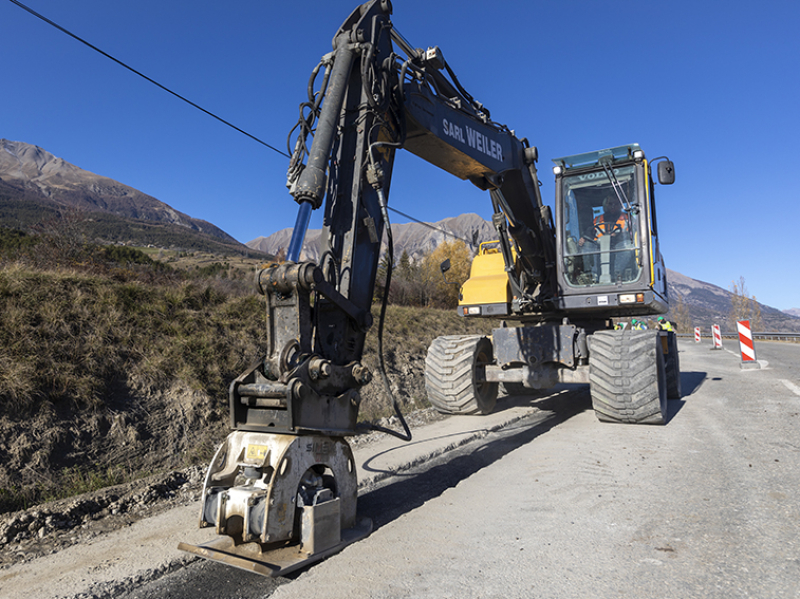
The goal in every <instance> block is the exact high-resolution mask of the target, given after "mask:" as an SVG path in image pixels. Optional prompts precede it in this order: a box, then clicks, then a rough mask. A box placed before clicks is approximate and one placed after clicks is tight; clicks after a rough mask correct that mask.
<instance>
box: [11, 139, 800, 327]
mask: <svg viewBox="0 0 800 599" xmlns="http://www.w3.org/2000/svg"><path fill="white" fill-rule="evenodd" d="M70 211H72V212H73V213H77V214H80V215H81V216H82V218H83V219H84V222H83V223H82V226H83V228H84V229H85V230H86V231H87V232H88V233H87V234H88V235H89V236H90V238H92V239H95V240H97V241H100V242H102V243H128V244H132V245H154V246H156V247H164V248H170V247H172V248H180V249H186V250H202V251H208V252H212V253H218V254H231V253H239V254H242V253H248V254H252V253H256V254H260V253H263V254H267V255H274V254H277V253H279V251H280V250H281V249H284V250H285V249H286V248H287V247H288V245H289V240H290V239H291V233H292V230H291V229H283V230H281V231H277V232H276V233H273V234H272V235H270V236H268V237H259V238H257V239H254V240H252V241H249V242H248V243H247V244H244V245H243V244H241V243H239V242H238V241H236V240H235V239H234V238H233V237H231V236H230V235H228V234H227V233H225V232H224V231H223V230H222V229H220V228H219V227H216V226H215V225H213V224H211V223H209V222H207V221H204V220H201V219H197V218H193V217H191V216H189V215H187V214H184V213H182V212H179V211H177V210H175V209H173V208H172V207H170V206H169V205H168V204H165V203H164V202H162V201H160V200H158V199H156V198H154V197H152V196H149V195H147V194H145V193H142V192H141V191H138V190H136V189H134V188H132V187H129V186H127V185H124V184H122V183H120V182H118V181H115V180H113V179H109V178H108V177H103V176H101V175H96V174H94V173H91V172H89V171H86V170H84V169H81V168H79V167H77V166H75V165H73V164H70V163H69V162H67V161H65V160H63V159H61V158H57V157H56V156H54V155H53V154H51V153H49V152H47V151H46V150H44V149H42V148H40V147H38V146H34V145H31V144H27V143H24V142H18V141H9V140H6V139H0V226H3V227H6V228H11V229H22V230H25V229H28V228H30V227H35V226H36V225H37V224H41V223H42V222H44V221H47V220H49V219H58V218H62V217H63V216H64V215H65V214H68V213H70ZM392 232H393V238H394V247H395V256H396V257H398V259H399V257H400V256H401V255H402V253H403V252H404V251H406V252H407V253H408V255H409V256H410V257H411V259H412V260H415V261H416V260H420V259H422V257H423V256H424V255H425V254H427V253H428V252H430V251H431V250H433V249H434V248H436V247H437V246H438V245H439V244H441V243H442V242H443V241H444V240H445V239H461V240H463V241H464V242H465V243H466V244H467V245H468V246H469V247H470V249H472V250H473V251H475V250H477V247H478V245H479V244H480V243H481V242H483V241H489V240H491V239H494V238H495V231H494V227H492V225H491V223H489V222H488V221H486V220H484V219H483V218H481V217H480V216H478V215H477V214H462V215H460V216H456V217H451V218H446V219H444V220H442V221H439V222H438V223H407V224H397V225H394V224H393V225H392ZM320 235H321V231H320V230H309V231H308V232H307V234H306V239H305V244H304V247H303V252H302V254H301V259H303V260H318V258H319V250H318V249H317V247H318V245H319V238H320ZM668 279H669V286H670V293H671V295H672V297H677V296H680V297H681V298H683V300H684V302H685V303H686V305H687V307H688V308H689V310H690V311H691V314H692V317H693V318H694V320H695V322H696V323H698V324H701V325H702V326H707V325H709V324H711V323H712V322H720V321H724V320H726V319H727V315H728V313H729V311H730V306H731V300H730V298H731V293H730V292H729V291H726V290H725V289H722V288H721V287H718V286H716V285H712V284H711V283H705V282H703V281H698V280H695V279H692V278H690V277H688V276H685V275H683V274H681V273H678V272H675V271H669V270H668ZM760 306H761V314H762V318H763V321H764V328H765V329H766V330H783V331H800V308H793V309H791V310H787V311H786V312H781V311H780V310H778V309H776V308H772V307H770V306H766V305H764V304H760ZM720 324H722V323H721V322H720Z"/></svg>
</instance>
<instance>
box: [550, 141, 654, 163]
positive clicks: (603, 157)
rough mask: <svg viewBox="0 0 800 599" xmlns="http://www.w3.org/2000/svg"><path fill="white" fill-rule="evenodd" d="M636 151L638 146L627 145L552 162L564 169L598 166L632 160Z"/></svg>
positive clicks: (556, 159) (554, 159) (557, 159)
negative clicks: (604, 163)
mask: <svg viewBox="0 0 800 599" xmlns="http://www.w3.org/2000/svg"><path fill="white" fill-rule="evenodd" d="M637 150H641V148H640V147H639V144H628V145H625V146H617V147H615V148H607V149H605V150H596V151H594V152H586V153H584V154H575V155H573V156H564V157H562V158H553V162H554V163H555V164H557V165H558V166H561V167H564V168H576V167H580V166H590V165H593V164H600V163H601V162H616V161H618V160H632V159H633V153H634V152H635V151H637Z"/></svg>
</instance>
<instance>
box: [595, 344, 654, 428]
mask: <svg viewBox="0 0 800 599" xmlns="http://www.w3.org/2000/svg"><path fill="white" fill-rule="evenodd" d="M589 384H590V389H591V395H592V406H593V407H594V412H595V415H596V416H597V418H598V420H601V421H604V422H624V423H631V424H664V423H665V422H666V420H667V376H666V368H665V365H664V352H663V349H662V346H661V340H660V339H659V334H658V331H627V330H626V331H599V332H597V333H594V334H593V335H592V336H590V337H589Z"/></svg>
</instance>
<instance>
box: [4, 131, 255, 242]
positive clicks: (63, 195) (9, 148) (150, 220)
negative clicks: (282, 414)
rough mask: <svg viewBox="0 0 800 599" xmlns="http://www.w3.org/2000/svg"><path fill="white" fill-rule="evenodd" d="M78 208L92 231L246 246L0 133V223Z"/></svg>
mask: <svg viewBox="0 0 800 599" xmlns="http://www.w3.org/2000/svg"><path fill="white" fill-rule="evenodd" d="M69 211H72V212H73V213H79V214H81V215H82V216H83V217H84V218H85V221H86V222H85V227H86V228H87V229H88V230H89V232H90V233H91V234H92V236H93V237H97V238H100V239H102V240H104V241H106V242H130V243H135V244H141V245H147V244H153V245H157V246H160V247H169V246H173V247H179V248H182V249H204V246H207V247H208V249H213V250H216V251H217V252H222V253H230V252H238V253H242V252H248V248H247V247H245V246H244V245H243V244H241V243H239V242H238V241H236V240H235V239H234V238H233V237H231V236H230V235H228V234H227V233H226V232H225V231H223V230H222V229H220V228H219V227H217V226H215V225H213V224H211V223H209V222H207V221H204V220H201V219H197V218H193V217H191V216H189V215H187V214H184V213H183V212H179V211H177V210H175V209H174V208H172V207H171V206H169V205H168V204H165V203H164V202H161V201H160V200H157V199H156V198H154V197H152V196H149V195H147V194H145V193H142V192H141V191H138V190H137V189H134V188H133V187H129V186H127V185H124V184H122V183H120V182H118V181H115V180H113V179H109V178H108V177H103V176H100V175H96V174H94V173H91V172H89V171H86V170H84V169H82V168H79V167H77V166H75V165H74V164H71V163H69V162H67V161H66V160H64V159H62V158H58V157H56V156H54V155H53V154H51V153H50V152H47V151H46V150H43V149H42V148H40V147H38V146H34V145H31V144H27V143H23V142H19V141H9V140H7V139H0V225H2V226H5V227H8V228H18V229H25V228H27V227H30V226H31V225H34V224H36V223H40V222H42V221H43V220H46V219H47V218H58V217H59V216H61V215H63V214H65V213H66V212H69Z"/></svg>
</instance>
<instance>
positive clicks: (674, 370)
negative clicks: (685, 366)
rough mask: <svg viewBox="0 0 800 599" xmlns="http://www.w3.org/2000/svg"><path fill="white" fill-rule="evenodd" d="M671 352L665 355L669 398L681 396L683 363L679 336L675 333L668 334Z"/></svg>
mask: <svg viewBox="0 0 800 599" xmlns="http://www.w3.org/2000/svg"><path fill="white" fill-rule="evenodd" d="M667 346H668V348H669V353H668V354H667V355H666V356H665V367H666V371H667V399H680V398H681V396H682V395H681V363H680V358H678V336H677V335H676V334H675V333H668V334H667Z"/></svg>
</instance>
